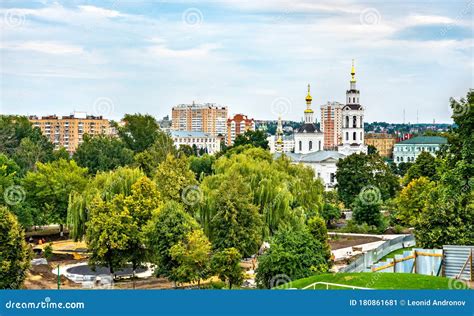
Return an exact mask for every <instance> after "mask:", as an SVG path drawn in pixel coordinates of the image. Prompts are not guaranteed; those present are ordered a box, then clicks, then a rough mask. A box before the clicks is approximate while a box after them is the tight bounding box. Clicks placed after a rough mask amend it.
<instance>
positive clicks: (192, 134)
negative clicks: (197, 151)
mask: <svg viewBox="0 0 474 316" xmlns="http://www.w3.org/2000/svg"><path fill="white" fill-rule="evenodd" d="M170 133H171V136H172V137H211V135H210V134H207V133H204V132H194V131H171V132H170Z"/></svg>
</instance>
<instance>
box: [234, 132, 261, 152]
mask: <svg viewBox="0 0 474 316" xmlns="http://www.w3.org/2000/svg"><path fill="white" fill-rule="evenodd" d="M248 144H250V145H252V146H253V147H260V148H263V149H268V148H269V147H268V140H267V134H266V133H265V132H264V131H260V130H256V131H252V130H248V131H246V132H245V133H243V134H240V135H237V137H236V138H235V141H234V147H238V146H243V145H248Z"/></svg>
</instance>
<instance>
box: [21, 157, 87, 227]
mask: <svg viewBox="0 0 474 316" xmlns="http://www.w3.org/2000/svg"><path fill="white" fill-rule="evenodd" d="M86 174H87V169H86V168H81V167H79V166H78V165H77V164H76V163H75V162H74V161H66V160H63V159H60V160H57V161H53V162H50V163H45V164H43V163H41V162H38V163H37V167H36V171H34V172H28V173H27V174H26V176H25V178H24V179H23V181H22V184H23V186H24V188H25V191H26V192H27V196H26V203H27V204H29V205H30V206H31V207H32V208H33V209H36V210H37V211H38V213H37V214H35V218H34V224H35V225H42V224H51V223H59V224H65V223H66V219H67V209H68V203H69V194H70V193H71V192H81V191H82V190H84V188H85V186H86V184H87V178H86Z"/></svg>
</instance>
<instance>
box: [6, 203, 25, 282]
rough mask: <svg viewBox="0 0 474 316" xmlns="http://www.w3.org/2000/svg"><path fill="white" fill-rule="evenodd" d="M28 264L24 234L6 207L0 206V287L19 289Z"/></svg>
mask: <svg viewBox="0 0 474 316" xmlns="http://www.w3.org/2000/svg"><path fill="white" fill-rule="evenodd" d="M29 266H30V252H29V249H28V246H27V244H26V242H25V234H24V232H23V230H22V228H21V227H20V225H19V224H18V221H17V219H16V217H15V215H13V214H12V213H11V212H10V211H8V209H7V208H6V207H3V206H0V289H19V288H21V286H22V284H23V281H24V280H25V277H26V272H27V270H28V268H29Z"/></svg>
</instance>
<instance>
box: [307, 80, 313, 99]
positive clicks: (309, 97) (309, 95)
mask: <svg viewBox="0 0 474 316" xmlns="http://www.w3.org/2000/svg"><path fill="white" fill-rule="evenodd" d="M309 90H310V86H309V84H308V95H306V101H313V98H312V97H311V94H310V93H309Z"/></svg>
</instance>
